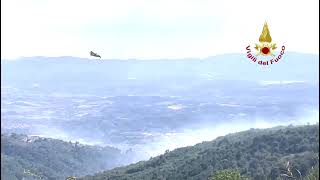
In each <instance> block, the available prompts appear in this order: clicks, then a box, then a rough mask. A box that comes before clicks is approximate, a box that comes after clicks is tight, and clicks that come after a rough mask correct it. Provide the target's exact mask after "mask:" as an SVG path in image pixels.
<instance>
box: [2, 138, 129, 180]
mask: <svg viewBox="0 0 320 180" xmlns="http://www.w3.org/2000/svg"><path fill="white" fill-rule="evenodd" d="M121 157H123V155H121V152H120V151H119V150H118V149H115V148H111V147H104V148H102V147H95V146H84V145H81V144H79V143H77V142H76V143H71V142H64V141H61V140H56V139H48V138H39V137H28V136H26V135H18V134H11V135H8V134H2V135H1V179H8V180H9V179H10V180H15V179H23V178H24V179H30V178H31V179H32V178H35V179H38V178H40V177H41V179H64V178H65V177H67V176H68V175H73V176H80V175H85V174H89V173H95V172H98V171H100V170H103V169H104V170H105V169H110V168H113V167H116V166H119V165H120V164H119V162H120V158H121Z"/></svg>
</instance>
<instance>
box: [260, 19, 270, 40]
mask: <svg viewBox="0 0 320 180" xmlns="http://www.w3.org/2000/svg"><path fill="white" fill-rule="evenodd" d="M271 41H272V38H271V36H270V31H269V28H268V24H267V22H265V23H264V25H263V30H262V33H261V35H260V37H259V42H261V43H264V42H268V43H271Z"/></svg>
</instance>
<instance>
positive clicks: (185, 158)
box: [80, 125, 319, 180]
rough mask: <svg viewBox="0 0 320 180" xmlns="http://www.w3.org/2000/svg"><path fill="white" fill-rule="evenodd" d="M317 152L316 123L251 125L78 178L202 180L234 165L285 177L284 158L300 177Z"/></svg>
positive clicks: (253, 173)
mask: <svg viewBox="0 0 320 180" xmlns="http://www.w3.org/2000/svg"><path fill="white" fill-rule="evenodd" d="M318 154H319V125H307V126H296V127H292V126H289V127H277V128H271V129H262V130H257V129H251V130H248V131H244V132H240V133H234V134H230V135H227V136H224V137H219V138H217V139H216V140H214V141H210V142H203V143H200V144H197V145H195V146H191V147H185V148H179V149H176V150H173V151H171V152H168V151H167V152H166V153H164V154H163V155H160V156H158V157H155V158H151V159H150V160H148V161H141V162H139V163H136V164H132V165H129V166H125V167H120V168H115V169H113V170H109V171H105V172H103V173H98V174H96V175H93V176H85V177H83V178H80V179H86V180H87V179H95V180H99V179H115V180H124V179H130V180H131V179H136V180H144V179H146V180H148V179H167V180H175V179H177V180H182V179H183V180H184V179H190V180H191V179H194V180H195V179H197V180H198V179H199V180H203V179H208V178H210V177H212V175H213V174H215V173H217V172H218V171H221V170H226V169H237V170H239V172H240V174H241V175H242V176H245V177H249V178H251V179H255V180H264V179H272V180H273V179H280V178H284V177H283V175H285V174H287V173H288V172H287V167H286V165H287V164H288V162H289V164H290V166H291V167H292V168H293V169H297V170H299V172H300V173H301V176H302V177H305V176H307V175H308V173H309V171H310V170H311V169H312V168H313V167H315V166H317V163H318V157H319V156H318ZM292 173H293V175H294V176H295V177H297V176H298V175H297V171H293V172H292Z"/></svg>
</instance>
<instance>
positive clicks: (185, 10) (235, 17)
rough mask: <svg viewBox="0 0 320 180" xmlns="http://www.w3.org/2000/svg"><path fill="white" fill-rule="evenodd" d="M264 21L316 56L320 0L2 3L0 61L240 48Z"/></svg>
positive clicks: (275, 35) (282, 38) (282, 40)
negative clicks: (90, 53)
mask: <svg viewBox="0 0 320 180" xmlns="http://www.w3.org/2000/svg"><path fill="white" fill-rule="evenodd" d="M265 21H267V22H268V24H269V30H270V33H271V36H272V39H273V41H274V42H275V43H277V44H278V46H281V45H282V44H285V45H286V47H287V50H288V51H298V52H307V53H315V54H318V51H319V45H318V44H319V0H265V1H258V0H241V1H239V0H218V1H214V0H1V58H15V57H19V56H78V57H88V55H89V51H90V50H94V51H96V52H98V53H99V54H100V55H101V56H102V57H103V58H120V59H128V58H139V59H156V58H183V57H199V58H202V57H207V56H212V55H216V54H224V53H234V52H242V53H245V47H246V46H247V45H248V44H251V45H252V44H254V43H256V42H258V39H259V35H260V33H261V31H262V27H263V24H264V22H265Z"/></svg>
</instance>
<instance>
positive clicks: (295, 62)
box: [1, 52, 319, 87]
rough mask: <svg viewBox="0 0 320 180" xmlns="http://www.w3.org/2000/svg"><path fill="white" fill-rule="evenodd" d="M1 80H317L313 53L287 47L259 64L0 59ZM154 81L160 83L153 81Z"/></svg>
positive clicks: (236, 58) (238, 60) (240, 57)
mask: <svg viewBox="0 0 320 180" xmlns="http://www.w3.org/2000/svg"><path fill="white" fill-rule="evenodd" d="M1 64H2V71H1V73H2V76H1V82H2V84H8V83H10V84H18V85H25V86H26V87H28V86H31V84H34V83H37V84H40V85H46V86H70V85H71V84H72V85H79V87H82V86H95V87H108V86H112V85H121V84H122V83H126V84H127V85H130V83H131V84H132V83H134V84H138V83H150V84H157V85H166V84H170V83H171V85H172V84H174V83H177V82H180V83H181V82H184V83H185V84H189V85H195V84H199V83H203V81H208V80H244V81H307V82H312V83H315V82H316V83H318V82H319V77H318V76H317V74H318V73H319V55H312V54H303V53H294V52H287V53H286V54H285V55H284V56H283V59H281V61H279V62H277V63H276V64H272V65H268V66H262V65H258V64H257V63H253V62H251V61H250V60H249V59H247V57H246V54H226V55H218V56H213V57H208V58H204V59H177V60H160V59H159V60H109V59H102V60H99V59H85V58H77V57H69V56H64V57H28V58H21V59H17V60H1ZM159 83H160V84H159Z"/></svg>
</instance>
